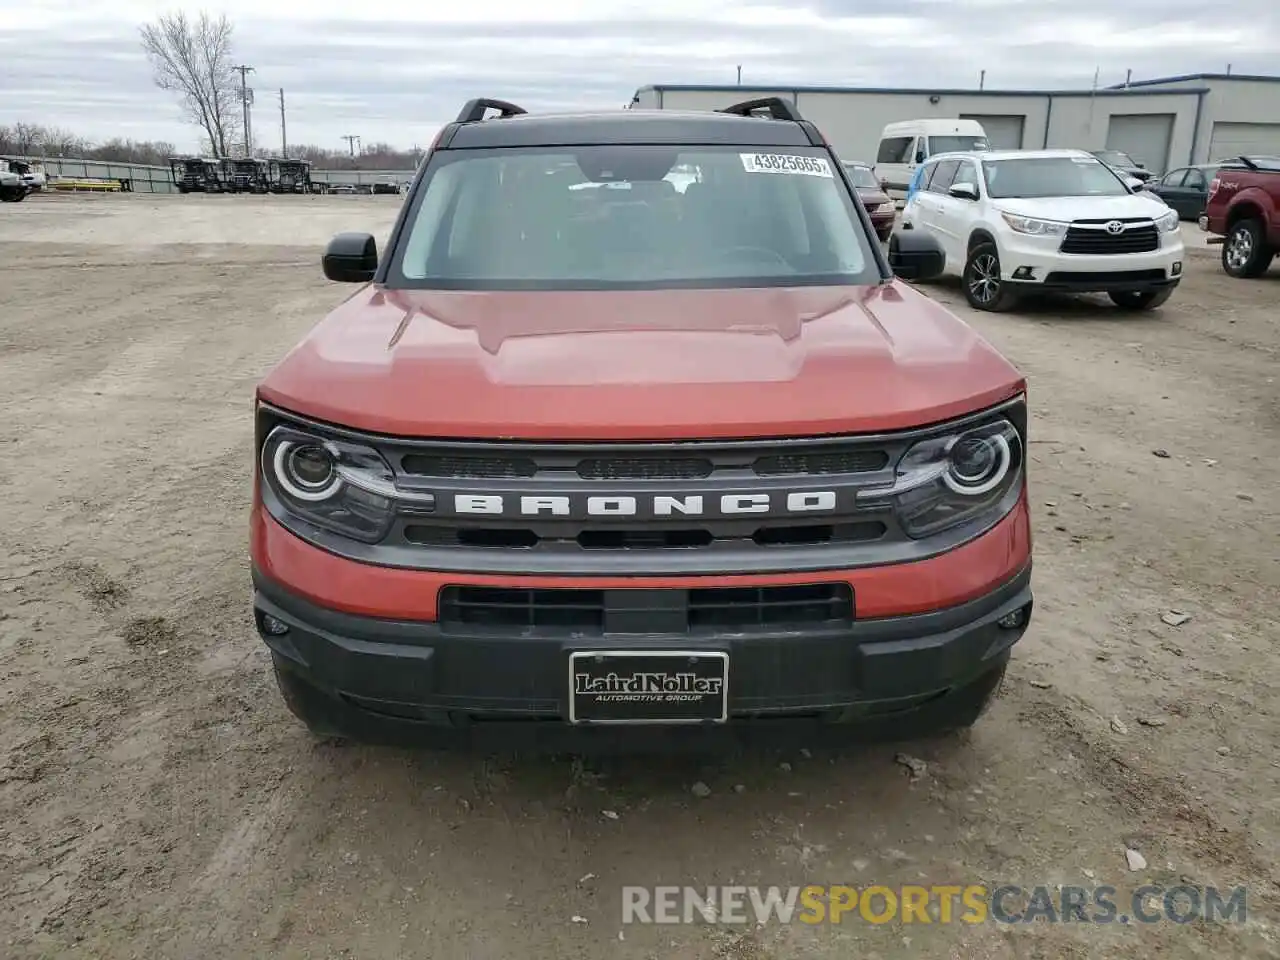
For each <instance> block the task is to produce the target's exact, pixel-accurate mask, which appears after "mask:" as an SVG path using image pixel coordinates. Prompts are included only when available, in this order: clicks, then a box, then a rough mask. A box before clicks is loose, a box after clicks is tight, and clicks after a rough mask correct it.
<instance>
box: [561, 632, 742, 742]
mask: <svg viewBox="0 0 1280 960" xmlns="http://www.w3.org/2000/svg"><path fill="white" fill-rule="evenodd" d="M728 687H729V655H728V654H727V653H725V652H723V651H701V650H699V651H687V650H577V651H574V652H573V653H571V654H570V655H569V722H570V723H651V724H663V723H723V722H725V721H726V720H727V719H728V716H729V693H728Z"/></svg>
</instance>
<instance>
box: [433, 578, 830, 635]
mask: <svg viewBox="0 0 1280 960" xmlns="http://www.w3.org/2000/svg"><path fill="white" fill-rule="evenodd" d="M852 620H853V590H852V589H851V588H850V586H849V585H848V584H847V583H813V584H797V585H788V586H767V587H699V588H696V589H693V590H644V589H628V590H574V589H535V590H512V589H508V588H505V587H461V586H451V587H445V588H444V589H443V590H442V591H441V592H440V622H441V623H442V624H444V625H446V626H453V627H469V628H476V629H485V628H493V629H504V630H510V629H521V630H534V631H538V630H552V631H554V630H582V631H589V632H596V633H611V632H633V630H631V629H629V628H631V627H635V626H639V627H640V628H641V629H644V630H646V632H654V633H697V632H711V631H726V630H727V631H744V630H753V629H754V630H785V629H790V628H796V627H813V626H832V627H838V626H840V625H842V624H849V623H851V622H852ZM618 627H621V628H622V629H617V628H618Z"/></svg>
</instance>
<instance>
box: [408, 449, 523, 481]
mask: <svg viewBox="0 0 1280 960" xmlns="http://www.w3.org/2000/svg"><path fill="white" fill-rule="evenodd" d="M400 463H401V466H402V467H403V468H404V472H405V473H407V474H410V475H412V476H415V477H440V478H445V479H450V480H466V479H471V480H519V479H521V478H524V477H532V476H533V475H534V474H535V473H537V472H538V465H537V464H536V463H534V462H533V461H532V460H530V459H527V458H525V457H512V458H505V457H450V456H427V455H423V454H408V455H406V456H404V457H403V458H401V461H400Z"/></svg>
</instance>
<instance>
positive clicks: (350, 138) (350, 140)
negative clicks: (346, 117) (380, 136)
mask: <svg viewBox="0 0 1280 960" xmlns="http://www.w3.org/2000/svg"><path fill="white" fill-rule="evenodd" d="M342 139H343V140H345V141H347V146H349V147H350V148H351V156H352V158H353V159H354V158H355V155H356V144H357V143H358V142H359V141H360V137H359V135H358V134H353V133H347V134H343V137H342Z"/></svg>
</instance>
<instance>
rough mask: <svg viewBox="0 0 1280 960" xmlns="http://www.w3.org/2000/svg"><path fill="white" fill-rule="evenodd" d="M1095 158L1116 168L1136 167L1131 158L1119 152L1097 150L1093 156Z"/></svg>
mask: <svg viewBox="0 0 1280 960" xmlns="http://www.w3.org/2000/svg"><path fill="white" fill-rule="evenodd" d="M1094 156H1095V157H1101V158H1102V159H1103V160H1105V161H1107V163H1110V164H1113V165H1114V166H1117V167H1136V166H1137V164H1136V163H1134V162H1133V158H1132V157H1131V156H1129V155H1128V154H1127V153H1121V152H1120V151H1119V150H1099V151H1098V152H1097V153H1095V154H1094Z"/></svg>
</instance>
